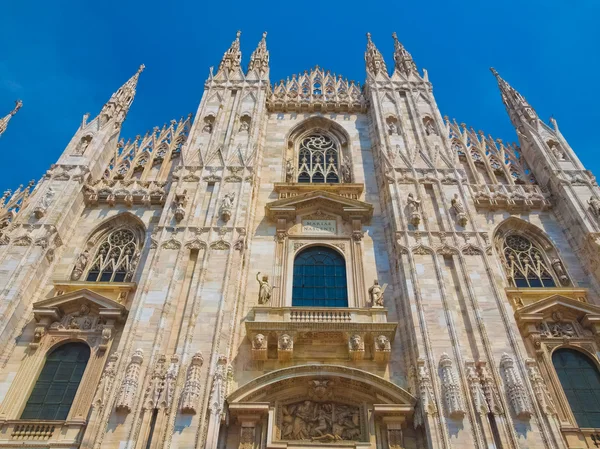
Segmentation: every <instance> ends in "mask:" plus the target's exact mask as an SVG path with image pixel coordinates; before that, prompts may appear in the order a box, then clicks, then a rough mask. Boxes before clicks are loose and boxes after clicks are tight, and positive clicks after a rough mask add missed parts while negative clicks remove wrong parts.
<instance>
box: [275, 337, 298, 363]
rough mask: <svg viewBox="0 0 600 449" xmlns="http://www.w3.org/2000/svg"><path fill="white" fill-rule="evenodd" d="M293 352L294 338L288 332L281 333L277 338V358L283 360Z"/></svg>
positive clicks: (287, 358) (288, 357)
mask: <svg viewBox="0 0 600 449" xmlns="http://www.w3.org/2000/svg"><path fill="white" fill-rule="evenodd" d="M293 354H294V338H293V337H292V336H291V335H290V334H281V335H280V336H279V338H278V339H277V358H278V359H279V361H282V362H285V361H288V360H291V358H292V356H293Z"/></svg>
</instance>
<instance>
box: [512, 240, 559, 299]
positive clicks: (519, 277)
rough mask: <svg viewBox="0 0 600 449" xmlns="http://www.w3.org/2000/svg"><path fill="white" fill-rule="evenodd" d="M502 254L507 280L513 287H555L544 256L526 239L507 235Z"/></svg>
mask: <svg viewBox="0 0 600 449" xmlns="http://www.w3.org/2000/svg"><path fill="white" fill-rule="evenodd" d="M502 252H503V253H504V261H505V265H506V270H507V275H508V278H509V279H510V280H511V282H512V283H513V284H514V285H515V287H525V288H527V287H556V283H555V282H554V278H553V277H552V274H551V270H550V268H549V267H548V265H547V264H546V261H545V260H544V254H543V253H542V251H541V250H540V249H539V248H538V247H537V246H536V245H535V244H534V243H533V242H532V241H530V240H529V239H527V238H526V237H524V236H522V235H519V234H510V235H508V236H507V237H506V238H505V239H504V243H503V247H502Z"/></svg>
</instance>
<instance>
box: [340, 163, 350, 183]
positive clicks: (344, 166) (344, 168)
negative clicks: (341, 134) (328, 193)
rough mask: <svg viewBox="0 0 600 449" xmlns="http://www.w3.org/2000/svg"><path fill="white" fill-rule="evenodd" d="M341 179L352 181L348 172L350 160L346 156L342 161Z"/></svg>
mask: <svg viewBox="0 0 600 449" xmlns="http://www.w3.org/2000/svg"><path fill="white" fill-rule="evenodd" d="M341 169H342V181H343V182H347V183H350V182H352V174H351V172H350V161H349V160H348V159H347V158H344V162H343V163H342V167H341Z"/></svg>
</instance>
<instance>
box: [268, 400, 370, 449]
mask: <svg viewBox="0 0 600 449" xmlns="http://www.w3.org/2000/svg"><path fill="white" fill-rule="evenodd" d="M280 428H281V439H282V440H292V441H293V440H296V441H298V440H303V441H306V440H309V441H320V442H333V441H359V440H360V439H361V430H360V409H359V407H356V406H353V405H346V404H337V403H333V402H324V403H321V402H314V401H301V402H296V403H293V404H288V405H284V406H283V407H282V418H281V426H280Z"/></svg>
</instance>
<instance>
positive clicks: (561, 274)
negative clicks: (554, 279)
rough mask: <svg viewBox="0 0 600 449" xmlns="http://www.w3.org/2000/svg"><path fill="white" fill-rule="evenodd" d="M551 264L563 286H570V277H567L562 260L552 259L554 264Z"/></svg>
mask: <svg viewBox="0 0 600 449" xmlns="http://www.w3.org/2000/svg"><path fill="white" fill-rule="evenodd" d="M550 264H551V265H552V268H554V271H555V272H556V274H557V275H558V279H560V283H561V284H562V285H569V276H567V272H566V271H565V267H564V266H563V264H562V262H561V261H560V259H558V258H555V259H552V262H550Z"/></svg>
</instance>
